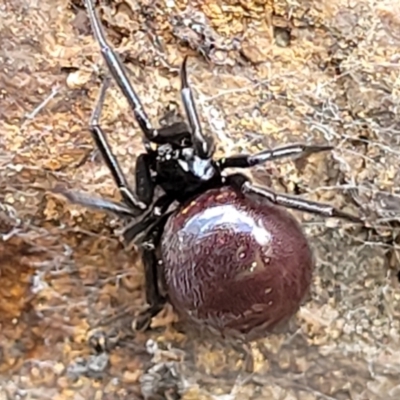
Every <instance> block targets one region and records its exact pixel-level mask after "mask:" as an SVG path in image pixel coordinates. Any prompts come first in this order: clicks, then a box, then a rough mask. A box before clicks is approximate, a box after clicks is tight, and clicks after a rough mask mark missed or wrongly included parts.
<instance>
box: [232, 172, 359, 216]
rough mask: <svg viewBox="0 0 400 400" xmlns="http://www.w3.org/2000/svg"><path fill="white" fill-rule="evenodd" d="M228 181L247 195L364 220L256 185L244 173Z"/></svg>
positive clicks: (291, 206)
mask: <svg viewBox="0 0 400 400" xmlns="http://www.w3.org/2000/svg"><path fill="white" fill-rule="evenodd" d="M227 183H228V184H229V185H230V186H232V187H233V188H234V189H236V190H238V191H240V192H241V193H243V194H244V195H246V196H250V197H252V196H255V197H257V198H259V199H260V198H261V199H263V200H266V201H269V202H271V203H273V204H276V205H279V206H283V207H286V208H291V209H293V210H297V211H302V212H307V213H312V214H317V215H322V216H324V217H331V218H342V219H346V220H348V221H352V222H362V220H361V219H360V218H359V217H357V216H355V215H352V214H349V213H346V212H344V211H341V210H339V209H337V208H335V207H333V206H331V205H329V204H324V203H320V202H316V201H311V200H306V199H302V198H299V197H298V196H291V195H288V194H281V193H276V192H275V191H273V190H272V189H270V188H267V187H261V186H257V185H254V184H252V183H251V182H250V180H249V179H248V178H247V177H245V176H244V175H242V174H232V175H229V176H228V177H227Z"/></svg>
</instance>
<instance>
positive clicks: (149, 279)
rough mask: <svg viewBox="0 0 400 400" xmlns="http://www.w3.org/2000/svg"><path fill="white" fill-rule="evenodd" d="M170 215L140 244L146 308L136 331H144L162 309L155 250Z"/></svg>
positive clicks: (162, 302) (163, 298) (163, 218)
mask: <svg viewBox="0 0 400 400" xmlns="http://www.w3.org/2000/svg"><path fill="white" fill-rule="evenodd" d="M169 215H170V214H164V215H163V216H161V217H160V218H159V219H158V221H157V224H156V225H155V226H154V227H153V229H151V230H150V231H149V233H147V235H146V238H145V241H144V242H143V244H142V260H143V266H144V271H145V285H146V301H147V304H148V308H147V309H146V310H144V311H143V312H141V313H140V314H139V316H138V318H137V320H136V330H138V331H144V330H146V329H148V328H149V326H150V324H151V320H152V318H153V317H155V316H156V315H157V314H158V313H159V312H160V311H161V310H162V308H163V307H164V304H165V302H166V298H165V296H163V295H162V294H161V293H160V289H159V281H160V279H159V262H158V259H157V254H156V249H157V247H158V244H159V243H160V240H161V235H162V233H163V229H164V226H165V223H166V222H167V219H168V217H169Z"/></svg>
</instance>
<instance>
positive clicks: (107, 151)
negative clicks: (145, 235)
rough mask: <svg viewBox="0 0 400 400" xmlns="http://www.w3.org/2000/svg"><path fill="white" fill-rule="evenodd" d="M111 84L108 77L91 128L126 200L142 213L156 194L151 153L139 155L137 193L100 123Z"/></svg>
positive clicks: (92, 118)
mask: <svg viewBox="0 0 400 400" xmlns="http://www.w3.org/2000/svg"><path fill="white" fill-rule="evenodd" d="M109 85H110V78H106V79H105V80H104V82H103V84H102V86H101V89H100V93H99V96H98V99H97V102H96V106H95V108H94V110H93V114H92V116H91V118H90V121H89V129H90V132H91V134H92V137H93V140H94V142H95V144H96V146H97V148H98V149H99V151H100V153H101V155H102V157H103V159H104V162H105V163H106V164H107V167H108V169H109V170H110V172H111V175H112V176H113V179H114V181H115V183H116V185H117V187H118V189H119V191H120V193H121V196H122V198H123V200H124V202H125V203H126V204H127V205H128V206H129V207H131V208H132V210H133V211H135V215H140V214H142V213H143V211H145V210H146V209H147V207H148V205H149V204H150V202H151V200H152V198H153V194H154V182H153V180H152V178H151V174H150V164H151V160H150V155H149V154H143V155H141V156H139V157H138V159H137V161H136V186H137V188H138V189H137V194H136V193H135V192H134V191H133V190H132V189H131V188H130V187H129V184H128V182H127V180H126V178H125V175H124V173H123V172H122V169H121V167H120V165H119V163H118V160H117V158H116V157H115V155H114V153H113V152H112V150H111V146H110V144H109V143H108V140H107V137H106V134H105V132H104V131H103V129H102V128H101V126H100V123H99V120H100V115H101V111H102V108H103V104H104V99H105V95H106V91H107V89H108V86H109Z"/></svg>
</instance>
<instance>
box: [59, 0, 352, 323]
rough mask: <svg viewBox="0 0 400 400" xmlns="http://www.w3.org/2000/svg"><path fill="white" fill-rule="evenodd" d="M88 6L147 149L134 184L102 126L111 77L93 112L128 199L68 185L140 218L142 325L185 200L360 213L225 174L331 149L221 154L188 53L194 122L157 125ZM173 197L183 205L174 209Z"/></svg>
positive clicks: (75, 198)
mask: <svg viewBox="0 0 400 400" xmlns="http://www.w3.org/2000/svg"><path fill="white" fill-rule="evenodd" d="M86 7H87V10H88V15H89V18H90V22H91V25H92V29H93V32H94V36H95V39H96V40H97V42H98V43H99V45H100V49H101V53H102V55H103V58H104V61H105V63H106V64H107V67H108V70H109V72H110V74H111V76H112V78H113V79H114V80H115V82H116V83H117V85H118V87H119V89H120V90H121V91H122V93H123V94H124V96H125V97H126V99H127V101H128V102H129V105H130V107H131V109H132V111H133V113H134V115H135V118H136V121H137V123H138V125H139V126H140V129H141V130H142V132H143V135H144V148H145V152H144V153H142V154H140V155H139V156H138V157H137V161H136V172H135V174H136V189H135V190H133V189H131V188H130V187H129V185H128V183H127V180H126V178H125V176H124V174H123V173H122V170H121V168H120V166H119V164H118V161H117V159H116V158H115V156H114V154H113V152H112V150H111V148H110V145H109V143H108V141H107V138H106V136H105V133H104V132H103V130H102V128H101V126H100V124H99V118H100V114H101V109H102V105H103V102H104V97H105V93H106V90H107V87H108V86H109V83H110V78H106V79H105V80H104V82H103V86H102V88H101V90H100V94H99V98H98V101H97V105H96V107H95V109H94V112H93V114H92V117H91V120H90V131H91V134H92V137H93V139H94V141H95V143H96V146H97V147H98V149H99V150H100V152H101V155H102V157H103V158H104V161H105V162H106V164H107V166H108V168H109V170H110V172H111V174H112V176H113V178H114V181H115V183H116V185H117V186H118V188H119V191H120V194H121V197H122V202H121V203H115V202H112V201H109V200H105V199H95V198H93V197H88V196H85V195H84V194H78V193H76V192H68V191H67V192H64V195H65V196H66V197H67V198H68V199H69V200H70V201H71V202H74V203H80V204H83V205H86V206H90V207H97V208H101V209H104V210H108V211H111V212H114V213H116V214H118V215H121V216H127V217H129V218H131V219H133V220H132V221H131V222H130V223H129V224H128V226H127V227H126V229H125V230H124V238H125V240H126V242H132V241H136V242H139V239H138V238H139V237H140V243H141V249H142V258H143V264H144V269H145V278H146V297H147V302H148V304H149V309H148V310H146V313H144V314H143V319H141V321H140V322H139V323H138V327H140V326H141V327H144V326H146V324H147V323H148V322H149V319H151V317H152V316H154V315H155V314H156V313H158V312H159V311H160V309H161V308H162V306H163V304H164V302H165V298H164V296H163V295H161V293H160V290H159V288H158V283H157V282H158V280H159V276H158V275H159V271H158V256H157V249H158V248H159V244H160V240H161V237H162V234H163V230H164V227H165V224H166V223H167V220H168V218H169V217H170V216H171V215H172V214H173V213H174V212H176V211H178V212H179V210H181V207H182V205H184V204H188V202H189V201H190V200H193V199H196V198H198V197H199V196H200V195H202V194H204V193H206V192H207V191H209V190H211V189H218V188H222V187H225V186H226V187H230V188H232V189H233V190H234V191H236V192H237V193H241V194H243V195H245V196H246V198H247V197H251V196H253V195H255V196H256V197H258V198H260V197H261V198H264V199H265V200H266V201H267V202H269V203H273V204H277V205H281V206H284V207H288V208H292V209H296V210H301V211H305V212H312V213H317V214H321V215H323V216H327V217H340V218H346V219H349V220H351V221H359V219H358V218H357V217H355V216H352V215H349V214H347V213H345V212H343V211H340V210H337V209H335V208H334V207H332V206H330V205H325V204H321V203H317V202H312V201H308V200H303V199H300V198H297V197H293V196H289V195H285V194H277V193H275V192H274V191H272V190H271V189H270V188H266V187H259V186H256V185H253V184H252V183H251V181H250V180H249V179H248V178H247V177H246V176H244V175H243V174H240V173H235V174H224V170H225V169H227V168H232V167H234V168H247V167H253V166H255V165H258V164H261V163H265V162H267V161H273V160H277V159H280V158H283V157H289V156H306V155H309V154H312V153H317V152H321V151H327V150H331V149H332V148H333V147H332V146H327V145H305V144H290V145H287V146H283V147H278V148H276V149H273V150H264V151H261V152H260V153H257V154H254V155H235V156H232V157H227V158H225V157H224V158H220V159H214V158H213V153H214V144H213V141H212V140H211V138H208V137H206V136H205V135H204V134H203V132H202V129H201V125H200V122H199V117H198V115H197V112H196V107H195V103H194V99H193V95H192V91H191V89H190V85H189V83H188V78H187V72H186V65H187V58H185V59H184V61H183V64H182V68H181V71H180V78H181V85H182V86H181V96H182V102H183V105H184V108H185V112H186V116H187V120H188V123H185V122H178V123H174V124H172V125H169V126H165V127H162V128H159V129H156V128H154V127H153V126H152V125H151V123H150V121H149V118H148V116H147V115H146V113H145V111H144V109H143V106H142V104H141V102H140V99H139V98H138V96H137V94H136V93H135V90H134V89H133V87H132V85H131V83H130V81H129V79H128V76H127V73H126V70H125V68H124V66H123V64H122V63H121V61H120V60H119V58H118V56H117V54H116V53H115V51H114V50H113V49H112V48H111V47H110V45H109V44H108V42H107V40H106V38H105V35H104V32H103V28H102V26H101V23H100V21H99V17H98V16H97V14H96V11H95V9H94V4H93V1H92V0H86ZM157 186H158V187H160V188H161V189H162V191H163V194H162V195H160V196H159V197H158V198H155V188H156V187H157ZM173 203H177V204H178V206H177V207H175V208H173V209H172V210H171V206H172V205H173Z"/></svg>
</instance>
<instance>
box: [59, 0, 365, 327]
mask: <svg viewBox="0 0 400 400" xmlns="http://www.w3.org/2000/svg"><path fill="white" fill-rule="evenodd" d="M86 7H87V10H88V15H89V18H90V22H91V25H92V29H93V32H94V36H95V38H96V40H97V42H98V43H99V45H100V49H101V53H102V55H103V58H104V61H105V63H106V65H107V67H108V69H109V71H110V75H111V77H112V78H113V79H114V80H115V82H116V83H117V85H118V87H119V89H120V90H121V91H122V93H123V94H124V96H125V97H126V99H127V101H128V103H129V105H130V107H131V109H132V111H133V114H134V116H135V119H136V121H137V123H138V125H139V127H140V129H141V130H142V132H143V139H144V149H145V151H144V152H143V153H142V154H140V155H139V156H138V157H137V160H136V169H135V174H136V188H135V190H133V189H131V188H130V187H129V185H128V183H127V180H126V178H125V176H124V175H123V173H122V171H121V168H120V166H119V164H118V161H117V159H116V158H115V156H114V155H113V152H112V150H111V148H110V145H109V144H108V142H107V139H106V136H105V133H104V132H103V130H102V128H101V126H100V124H99V117H100V113H101V109H102V104H103V102H104V97H105V93H106V90H107V87H108V85H109V83H110V79H109V78H106V79H105V81H104V83H103V86H102V88H101V90H100V94H99V99H98V102H97V105H96V107H95V109H94V112H93V115H92V117H91V120H90V131H91V133H92V137H93V139H94V142H95V144H96V145H97V147H98V149H99V150H100V152H101V154H102V156H103V158H104V160H105V162H106V164H107V165H108V168H109V170H110V172H111V174H112V176H113V178H114V181H115V183H116V185H117V186H118V188H119V190H120V194H121V197H122V202H121V203H115V202H112V201H109V200H105V199H94V198H92V197H89V196H86V195H83V194H78V193H76V192H67V191H66V192H64V194H65V196H66V197H67V198H68V199H69V200H70V201H72V202H75V203H80V204H84V205H86V206H91V207H97V208H101V209H104V210H108V211H112V212H114V213H116V214H118V215H121V216H124V217H128V218H130V219H131V221H130V222H129V224H128V225H127V227H126V228H125V232H124V238H125V240H126V241H127V242H132V241H135V242H136V243H139V244H140V248H141V255H142V260H143V264H144V270H145V279H146V299H147V303H148V305H149V308H148V309H147V310H146V312H145V313H143V314H142V315H141V318H140V320H139V321H138V327H145V326H147V325H148V323H149V321H150V320H151V318H152V317H153V316H154V315H155V314H156V313H158V312H159V311H160V309H161V308H162V306H163V305H164V303H165V300H166V298H165V296H163V295H162V292H161V291H160V288H159V282H160V274H163V275H164V276H165V281H166V285H167V287H166V291H167V294H168V298H169V299H170V301H171V302H172V304H173V305H174V306H175V308H176V309H177V310H178V311H179V312H180V314H181V315H182V316H186V317H187V318H189V319H191V320H193V321H197V322H200V323H205V324H208V325H210V326H212V327H214V328H216V329H218V330H220V331H236V332H241V333H250V332H254V331H256V330H257V327H258V328H260V327H262V329H261V330H260V332H263V331H264V330H265V329H270V328H272V327H273V326H275V325H276V324H277V323H279V322H281V321H282V320H285V319H287V318H288V317H290V316H291V315H293V313H294V312H295V311H296V309H297V307H298V305H299V304H300V302H301V301H302V299H303V298H304V296H305V294H306V292H307V290H308V288H309V285H310V283H311V275H312V270H313V265H314V262H313V257H312V253H311V250H310V248H309V246H308V242H307V240H306V237H305V235H304V233H303V231H302V229H301V227H300V226H299V224H298V223H297V221H296V220H295V219H294V217H293V216H292V215H291V214H289V213H288V212H287V211H286V210H285V209H284V207H288V208H292V209H297V210H301V211H305V212H312V213H317V214H320V215H323V216H327V217H340V218H346V219H349V220H351V221H359V219H358V218H357V217H355V216H352V215H349V214H347V213H345V212H342V211H340V210H337V209H335V208H334V207H332V206H330V205H325V204H321V203H317V202H311V201H308V200H304V199H301V198H299V197H296V196H289V195H286V194H278V193H275V192H274V191H273V190H271V189H270V188H267V187H260V186H256V185H254V184H253V183H252V182H251V181H250V180H249V178H247V177H246V176H245V175H243V174H240V173H234V174H225V173H224V170H225V169H227V168H248V167H252V166H255V165H258V164H261V163H265V162H267V161H273V160H276V159H279V158H283V157H289V156H306V155H309V154H311V153H317V152H321V151H327V150H330V149H332V146H327V145H305V144H291V145H286V146H283V147H278V148H276V149H272V150H264V151H261V152H259V153H256V154H254V155H247V154H240V155H239V154H238V155H236V156H233V157H227V158H221V159H214V158H213V155H214V144H213V141H212V139H211V138H209V137H206V136H205V135H204V134H203V132H202V129H201V125H200V122H199V118H198V115H197V112H196V107H195V102H194V99H193V96H192V92H191V89H190V85H189V83H188V79H187V72H186V70H187V58H185V59H184V61H183V64H182V68H181V74H180V76H181V96H182V103H183V105H184V109H185V113H186V117H187V121H188V122H187V123H186V122H177V123H174V124H171V125H168V126H165V127H162V128H159V129H155V128H153V127H152V125H151V123H150V120H149V118H148V117H147V115H146V113H145V111H144V109H143V106H142V104H141V102H140V99H139V98H138V96H137V95H136V93H135V90H134V89H133V87H132V85H131V83H130V81H129V79H128V76H127V73H126V71H125V68H124V66H123V64H122V63H121V61H120V60H119V58H118V56H117V54H116V53H115V52H114V50H113V49H112V48H111V47H110V45H109V44H108V42H107V41H106V38H105V35H104V32H103V29H102V26H101V23H100V21H99V18H98V16H97V14H96V12H95V9H94V5H93V2H92V0H86ZM157 187H158V188H160V189H161V194H160V195H156V192H157V193H158V191H155V189H156V188H157ZM280 206H283V207H280Z"/></svg>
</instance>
